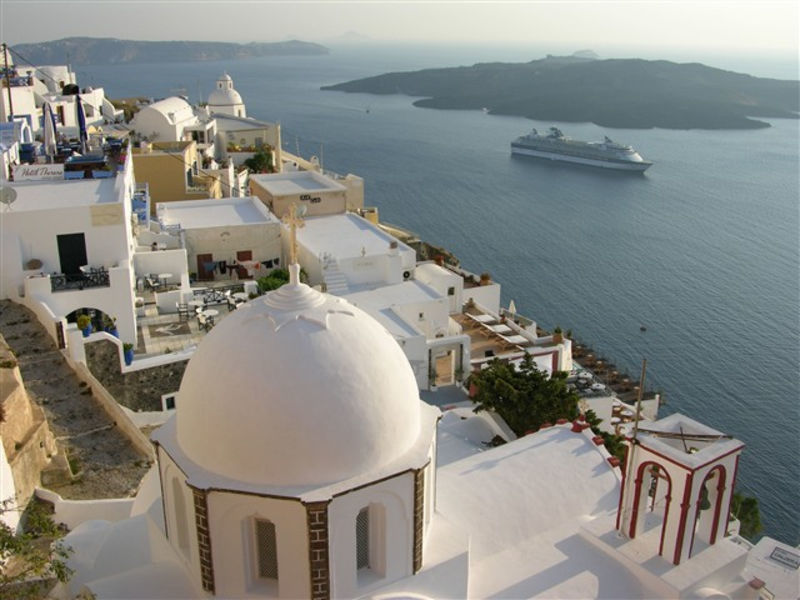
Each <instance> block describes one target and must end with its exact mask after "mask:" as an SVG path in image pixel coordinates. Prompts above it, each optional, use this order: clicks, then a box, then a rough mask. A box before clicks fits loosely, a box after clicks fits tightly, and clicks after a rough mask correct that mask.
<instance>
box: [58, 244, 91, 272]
mask: <svg viewBox="0 0 800 600" xmlns="http://www.w3.org/2000/svg"><path fill="white" fill-rule="evenodd" d="M56 242H57V244H58V259H59V262H60V263H61V272H62V273H64V274H65V275H67V276H68V277H78V276H80V274H81V269H80V268H81V267H82V266H83V265H85V264H86V239H85V238H84V235H83V234H82V233H66V234H63V235H58V236H56Z"/></svg>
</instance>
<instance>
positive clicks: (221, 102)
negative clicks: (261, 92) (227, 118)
mask: <svg viewBox="0 0 800 600" xmlns="http://www.w3.org/2000/svg"><path fill="white" fill-rule="evenodd" d="M243 103H244V102H243V100H242V97H241V96H240V95H239V92H237V91H236V90H235V89H233V79H232V78H231V76H230V75H228V74H227V73H223V74H222V77H220V78H219V79H217V87H216V89H214V90H212V91H211V93H210V94H209V95H208V105H209V106H211V107H217V106H218V107H231V106H236V105H239V104H243Z"/></svg>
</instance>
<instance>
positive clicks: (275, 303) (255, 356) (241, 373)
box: [176, 265, 421, 485]
mask: <svg viewBox="0 0 800 600" xmlns="http://www.w3.org/2000/svg"><path fill="white" fill-rule="evenodd" d="M294 267H295V265H292V268H294ZM420 405H421V402H420V400H419V392H418V389H417V385H416V381H415V378H414V375H413V372H412V370H411V367H410V365H409V363H408V360H407V359H406V357H405V355H404V354H403V351H402V350H401V348H400V346H399V345H398V344H397V342H396V341H395V340H394V339H393V338H392V337H391V335H390V334H389V333H388V332H387V331H386V329H385V328H384V327H383V326H382V325H380V324H379V323H378V322H377V321H375V320H374V319H373V318H372V317H370V316H369V315H367V314H366V313H365V312H363V311H362V310H360V309H359V308H356V307H355V306H353V305H352V304H350V303H349V302H347V301H346V300H344V299H342V298H337V297H334V296H330V295H328V294H322V293H320V292H317V291H315V290H313V289H311V288H310V287H308V286H307V285H305V284H300V283H289V284H287V285H285V286H283V287H282V288H280V289H278V290H275V291H273V292H270V293H268V294H267V295H266V296H264V297H261V298H257V299H255V300H252V301H251V302H249V303H247V304H246V305H244V306H242V307H240V308H239V309H238V310H236V311H234V312H233V313H232V314H230V315H229V316H228V317H226V318H225V319H224V320H223V321H221V322H220V323H219V325H217V326H216V327H215V328H214V329H213V330H211V332H210V333H209V335H208V336H207V337H206V338H205V339H204V340H203V342H202V343H201V344H200V346H199V348H198V349H197V352H196V353H195V354H194V356H193V357H192V359H191V360H190V361H189V365H188V367H187V368H186V372H185V374H184V377H183V382H182V384H181V387H180V393H179V399H178V411H177V417H176V427H177V441H178V444H179V445H180V447H181V448H182V449H183V451H184V452H185V453H186V455H187V456H188V457H189V458H190V459H192V460H193V461H194V462H195V463H197V464H198V465H199V466H201V467H203V468H204V469H207V470H208V471H212V472H214V473H218V474H220V475H223V476H225V477H229V478H233V479H236V480H240V481H246V482H250V483H261V484H271V485H323V484H327V483H332V482H335V481H341V480H344V479H348V478H350V477H353V476H355V475H359V474H366V473H370V472H372V471H374V470H376V469H379V468H380V467H382V466H384V465H386V464H388V463H389V462H391V461H392V460H394V459H396V458H399V457H400V456H401V455H403V454H404V453H405V452H406V451H407V450H409V449H410V448H411V447H412V445H413V444H414V442H415V441H416V439H417V438H418V436H419V433H420Z"/></svg>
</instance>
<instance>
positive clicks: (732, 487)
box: [725, 454, 741, 533]
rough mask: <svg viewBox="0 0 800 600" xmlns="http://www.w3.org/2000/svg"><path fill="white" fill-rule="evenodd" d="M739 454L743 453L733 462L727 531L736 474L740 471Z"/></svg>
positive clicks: (726, 529)
mask: <svg viewBox="0 0 800 600" xmlns="http://www.w3.org/2000/svg"><path fill="white" fill-rule="evenodd" d="M739 456H741V454H739V455H737V456H736V462H735V463H734V464H733V479H731V486H730V487H731V495H730V498H728V518H727V519H725V533H728V523H730V522H731V505H732V504H733V490H734V486H735V485H736V475H737V474H738V472H739Z"/></svg>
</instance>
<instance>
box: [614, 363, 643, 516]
mask: <svg viewBox="0 0 800 600" xmlns="http://www.w3.org/2000/svg"><path fill="white" fill-rule="evenodd" d="M646 376H647V359H646V358H643V359H642V377H641V379H640V380H639V393H638V394H637V396H636V417H634V420H633V435H632V436H631V445H630V450H629V451H628V457H627V460H626V461H625V490H624V494H625V498H626V499H627V498H629V497H630V491H631V480H632V479H633V453H634V452H635V451H636V446H637V444H638V442H637V438H636V436H637V435H638V434H639V419H640V417H641V414H642V395H643V394H644V382H645V377H646ZM622 510H623V511H625V512H626V513H627V512H628V509H627V508H626V506H625V504H623V505H622ZM620 526H621V527H622V528H623V530H624V527H625V519H624V518H622V519H620Z"/></svg>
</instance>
